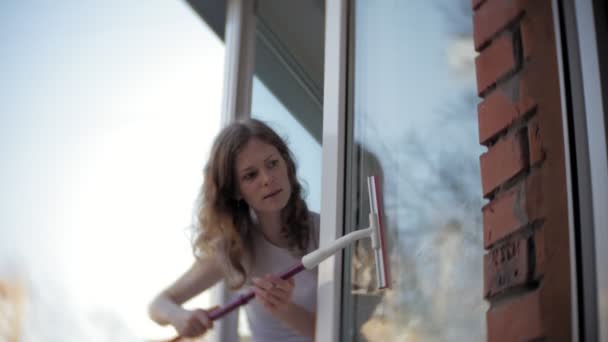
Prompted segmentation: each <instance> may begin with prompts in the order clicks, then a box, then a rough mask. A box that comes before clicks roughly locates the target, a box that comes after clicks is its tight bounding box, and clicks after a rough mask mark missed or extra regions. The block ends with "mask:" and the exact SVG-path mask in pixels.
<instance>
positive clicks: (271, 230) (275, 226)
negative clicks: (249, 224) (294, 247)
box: [257, 212, 287, 247]
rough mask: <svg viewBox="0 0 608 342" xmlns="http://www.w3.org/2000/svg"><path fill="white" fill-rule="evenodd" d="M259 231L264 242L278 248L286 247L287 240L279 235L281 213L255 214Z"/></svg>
mask: <svg viewBox="0 0 608 342" xmlns="http://www.w3.org/2000/svg"><path fill="white" fill-rule="evenodd" d="M257 217H258V224H259V227H260V231H261V232H262V234H264V237H265V238H266V240H268V241H269V242H270V243H272V244H273V245H275V246H278V247H287V239H286V238H285V236H283V234H282V233H281V231H282V229H281V226H282V224H281V213H280V212H277V213H257Z"/></svg>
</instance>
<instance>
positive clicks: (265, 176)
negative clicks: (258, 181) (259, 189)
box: [262, 170, 272, 185]
mask: <svg viewBox="0 0 608 342" xmlns="http://www.w3.org/2000/svg"><path fill="white" fill-rule="evenodd" d="M271 182H272V175H271V174H270V172H268V171H267V170H264V171H262V184H263V185H268V184H270V183H271Z"/></svg>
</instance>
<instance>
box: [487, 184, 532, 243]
mask: <svg viewBox="0 0 608 342" xmlns="http://www.w3.org/2000/svg"><path fill="white" fill-rule="evenodd" d="M541 186H542V183H541V182H540V176H539V175H538V172H535V173H533V174H531V175H529V176H528V177H527V178H526V180H525V181H523V182H521V183H519V184H517V185H516V186H515V187H514V188H513V189H510V190H509V191H507V192H506V193H504V194H501V195H500V196H499V197H497V198H495V199H494V200H492V201H491V202H490V203H488V204H486V205H485V206H484V207H483V209H482V212H483V231H484V234H483V235H484V239H483V240H484V241H483V242H484V247H485V248H486V249H487V248H490V247H491V246H492V245H493V244H494V243H496V242H497V241H499V240H501V239H503V238H504V237H506V236H508V235H510V234H512V233H514V232H515V231H517V230H519V229H520V228H522V227H524V226H526V225H527V224H529V223H532V222H534V221H536V220H539V219H541V218H543V215H544V210H543V204H544V203H543V196H542V193H541V191H542V189H541Z"/></svg>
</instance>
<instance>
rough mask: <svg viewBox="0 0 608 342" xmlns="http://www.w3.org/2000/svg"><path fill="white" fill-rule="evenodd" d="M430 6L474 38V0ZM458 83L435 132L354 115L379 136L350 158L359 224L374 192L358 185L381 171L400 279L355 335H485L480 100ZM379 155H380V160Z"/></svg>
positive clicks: (356, 268) (362, 279) (359, 261)
mask: <svg viewBox="0 0 608 342" xmlns="http://www.w3.org/2000/svg"><path fill="white" fill-rule="evenodd" d="M432 5H433V6H435V8H436V9H437V11H438V12H439V14H440V15H441V16H442V19H443V18H445V19H446V20H445V22H447V23H448V30H449V32H448V35H449V37H452V38H454V39H456V38H458V39H462V38H463V37H464V38H466V39H470V38H471V35H472V19H471V13H472V11H471V9H470V1H469V0H459V1H454V0H435V1H434V2H433V3H432ZM471 41H472V40H471ZM470 48H471V49H473V46H472V43H471V46H470ZM470 72H472V69H471V70H470ZM460 88H461V89H462V90H459V91H458V92H456V93H454V94H448V95H449V96H439V97H438V98H441V101H440V104H439V107H436V106H437V104H433V105H434V107H433V111H432V114H433V115H432V118H429V121H432V122H431V124H429V126H430V127H435V129H434V131H432V132H429V131H426V130H423V131H422V133H420V132H418V131H416V130H411V131H408V132H403V134H402V135H401V136H399V137H387V134H386V127H385V126H384V125H386V124H387V123H386V122H378V121H379V120H373V119H371V118H372V117H373V116H372V113H367V112H366V111H367V110H368V109H367V108H366V109H365V110H363V111H357V113H356V116H357V119H356V125H358V126H359V127H360V129H361V130H363V131H364V132H365V137H373V138H372V139H367V138H365V137H364V139H361V141H357V143H360V144H362V145H363V146H358V145H357V146H358V147H357V151H356V152H355V153H354V156H353V160H351V162H352V163H353V166H354V167H353V168H354V169H356V170H357V172H356V173H355V174H354V175H353V176H352V177H351V179H353V183H354V184H352V187H353V188H358V190H357V191H355V192H354V193H353V194H352V195H353V196H354V199H353V201H356V202H357V203H356V204H355V205H353V206H352V207H353V208H360V209H359V210H358V211H357V210H354V211H353V212H352V215H354V216H355V217H354V218H353V219H352V220H353V221H354V222H357V223H361V224H358V225H356V226H357V227H362V226H364V224H363V223H366V222H367V218H366V215H367V210H366V209H365V208H366V207H365V203H364V202H365V201H367V193H366V192H365V191H362V190H361V189H365V187H362V185H361V184H356V182H359V181H360V180H361V179H364V178H365V177H364V176H365V175H366V174H368V173H369V172H370V170H371V171H374V170H375V169H377V170H380V171H381V172H382V173H383V174H384V177H383V184H382V190H383V200H384V203H383V204H384V213H385V215H384V216H385V217H384V218H385V223H386V228H387V233H389V234H390V236H389V241H390V243H391V248H390V252H391V254H390V264H391V271H392V277H393V279H392V280H393V282H392V283H393V288H392V289H391V290H389V291H386V292H383V293H379V294H377V295H379V296H382V300H381V301H380V302H379V304H378V305H377V306H376V307H375V310H374V312H373V316H372V318H371V319H368V318H367V317H359V316H363V315H366V313H362V312H361V313H360V312H358V311H357V312H356V313H355V316H357V317H355V318H354V319H355V322H357V323H360V326H358V327H357V331H361V332H362V334H363V335H364V336H365V337H366V338H367V339H369V340H387V339H388V340H395V341H418V340H419V341H465V340H466V341H476V340H484V339H485V328H484V318H483V317H484V313H485V305H486V304H485V302H484V301H483V298H482V280H483V276H482V261H483V248H482V245H483V243H482V232H483V230H482V229H483V228H482V222H481V207H482V205H483V199H482V197H481V189H480V179H479V177H480V173H479V161H478V157H479V153H480V151H481V148H480V147H479V145H478V143H477V117H476V115H475V113H476V110H475V105H476V103H477V101H478V99H477V94H476V92H475V89H474V82H469V83H467V84H466V85H463V86H461V87H460ZM362 107H364V106H362ZM389 124H390V123H389ZM416 128H417V127H415V129H416ZM355 132H357V130H356V129H355ZM429 133H433V134H435V135H434V136H429ZM421 134H426V136H423V135H421ZM355 135H357V133H355ZM365 149H369V150H370V151H365ZM370 155H371V157H370ZM373 156H379V157H380V160H379V161H377V163H378V165H377V166H374V165H373V164H374V162H373ZM370 163H371V164H372V165H371V166H370ZM351 198H353V197H351ZM366 251H368V249H367V246H366V245H364V244H361V245H359V246H357V247H356V248H355V251H354V255H353V274H352V275H351V280H352V282H353V291H355V292H356V293H360V292H365V293H368V294H369V293H370V292H372V293H373V291H374V290H373V289H374V286H375V280H374V279H375V278H373V276H371V274H373V272H374V271H375V270H374V271H372V270H370V268H372V269H373V268H374V265H373V257H372V256H371V254H366V253H369V252H366ZM370 281H371V282H372V283H373V284H371V285H370V283H369V282H370ZM358 296H360V295H358ZM357 300H359V298H357ZM354 305H355V307H354V309H355V310H358V309H359V308H358V307H356V305H357V303H355V304H354Z"/></svg>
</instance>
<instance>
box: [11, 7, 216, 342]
mask: <svg viewBox="0 0 608 342" xmlns="http://www.w3.org/2000/svg"><path fill="white" fill-rule="evenodd" d="M0 37H2V39H1V41H2V43H3V44H2V45H1V46H0V56H2V57H1V60H0V61H1V62H0V73H1V74H2V79H1V81H0V90H1V93H0V118H1V120H2V123H1V124H0V158H1V160H2V165H3V167H2V168H1V169H0V182H1V183H0V185H1V187H2V189H3V191H2V196H0V205H1V208H2V209H0V210H1V215H0V235H1V236H2V239H0V279H1V278H19V279H22V281H24V282H25V285H26V287H27V288H28V296H29V298H30V299H31V303H30V305H29V307H28V312H27V315H28V316H27V319H26V320H25V332H24V333H25V339H24V340H25V341H40V340H44V341H107V340H114V341H116V340H128V339H129V338H130V336H148V337H151V335H154V334H157V336H159V335H158V334H160V335H161V336H162V335H167V332H166V331H165V330H155V329H157V328H156V327H155V326H154V325H153V324H152V323H151V322H150V321H149V320H148V319H147V316H146V313H145V310H146V308H145V306H146V304H147V302H148V301H149V300H150V299H151V298H152V296H153V295H154V294H155V293H156V292H157V291H159V290H160V289H161V288H162V287H163V286H166V285H167V284H168V283H169V282H170V281H172V280H173V279H174V278H175V277H176V276H177V275H178V274H179V273H180V272H181V271H183V270H185V268H186V267H187V266H188V264H189V263H190V261H191V254H190V250H189V241H188V240H187V237H186V235H185V233H184V231H183V229H182V227H185V226H186V225H188V224H189V222H190V215H191V213H190V210H191V208H192V204H193V200H194V197H195V196H196V192H197V190H198V186H199V182H200V180H201V176H200V175H201V170H202V166H203V161H204V160H205V155H206V153H207V150H208V148H209V144H210V141H211V139H212V138H213V136H214V134H215V132H216V131H217V129H218V127H219V112H220V106H221V103H220V101H221V87H218V86H217V85H218V84H221V83H222V70H223V68H222V65H223V45H222V43H221V42H220V41H219V40H218V39H217V37H216V36H215V35H214V34H213V33H212V32H211V31H210V30H209V29H208V28H207V27H206V26H205V25H204V24H203V23H202V21H201V20H200V19H199V18H198V17H197V16H196V15H195V14H194V13H193V12H192V11H191V10H190V8H189V7H188V6H187V5H186V4H185V2H179V1H178V2H164V1H158V0H153V1H147V2H146V3H145V5H144V4H141V3H137V2H123V1H117V0H113V1H104V2H58V3H50V2H37V3H36V4H32V3H31V2H6V3H3V4H2V5H0ZM0 314H1V313H0ZM51 318H52V320H51ZM158 329H160V328H158Z"/></svg>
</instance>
